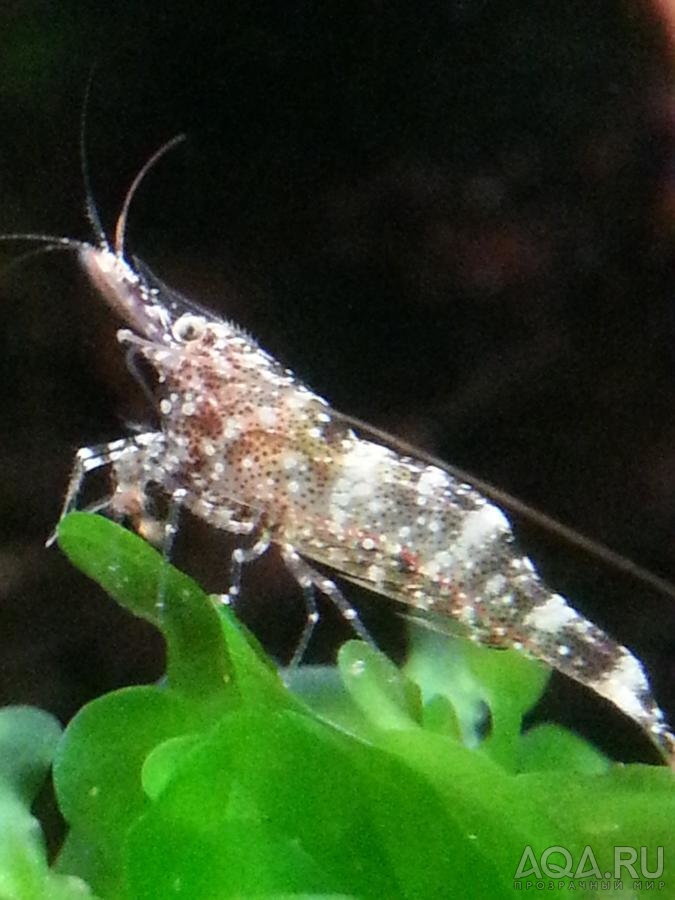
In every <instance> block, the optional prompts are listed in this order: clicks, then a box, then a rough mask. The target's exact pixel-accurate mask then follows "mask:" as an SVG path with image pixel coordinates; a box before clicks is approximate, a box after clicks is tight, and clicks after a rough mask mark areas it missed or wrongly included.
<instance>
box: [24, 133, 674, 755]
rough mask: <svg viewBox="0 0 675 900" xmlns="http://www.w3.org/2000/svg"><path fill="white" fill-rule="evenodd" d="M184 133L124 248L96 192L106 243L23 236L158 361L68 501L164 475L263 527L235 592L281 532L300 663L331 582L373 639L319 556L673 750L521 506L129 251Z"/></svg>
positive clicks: (246, 528)
mask: <svg viewBox="0 0 675 900" xmlns="http://www.w3.org/2000/svg"><path fill="white" fill-rule="evenodd" d="M174 143H175V141H173V142H170V143H169V144H167V145H166V146H165V147H164V148H162V149H161V150H160V151H159V152H158V153H157V154H155V156H154V157H152V159H151V160H149V162H148V163H147V164H146V165H145V166H144V167H143V169H142V170H141V172H140V173H139V175H138V176H137V178H136V179H135V181H134V183H133V184H132V187H131V189H130V191H129V193H128V195H127V198H126V201H125V204H124V207H123V210H122V214H121V215H120V218H119V220H118V225H117V232H116V241H115V245H114V247H110V246H109V244H108V242H107V239H106V237H105V234H104V233H103V230H102V228H101V227H100V223H99V220H98V216H97V214H96V213H95V209H94V208H93V204H92V203H91V201H89V213H90V219H91V220H92V222H93V224H94V226H95V229H96V230H97V232H98V234H99V239H100V240H99V244H98V245H93V244H88V243H85V242H79V241H73V240H70V239H66V238H51V237H48V236H45V235H37V236H36V235H28V236H23V237H28V238H30V239H38V240H42V241H43V242H49V243H50V244H51V245H52V246H57V247H59V246H64V247H65V248H66V249H72V250H75V252H76V253H77V255H78V258H79V261H80V263H81V265H82V267H83V269H84V271H85V272H86V273H87V275H88V276H89V278H90V280H91V282H92V283H93V285H94V287H95V288H96V289H97V290H98V292H99V293H100V294H101V295H102V296H103V297H104V298H105V300H106V301H107V302H108V303H109V304H110V306H111V307H112V308H113V309H114V310H115V311H116V312H117V314H118V315H119V316H120V317H121V318H122V319H123V320H124V321H125V323H126V325H127V327H126V328H124V329H121V330H120V331H119V332H118V339H119V341H120V342H121V343H122V344H123V345H124V346H126V347H127V348H128V349H131V350H132V351H133V353H134V354H136V355H139V356H140V357H142V358H143V359H145V360H146V362H147V363H148V364H149V365H150V367H152V369H153V370H154V372H155V373H156V377H157V382H158V394H159V396H158V402H157V405H158V415H159V428H158V429H157V430H154V431H149V432H146V433H143V434H136V435H134V436H131V437H129V438H126V439H122V440H118V441H113V442H111V443H108V444H105V445H101V446H97V447H85V448H82V449H80V450H79V451H78V453H77V455H76V459H75V465H74V469H73V474H72V477H71V480H70V484H69V487H68V491H67V495H66V500H65V504H64V509H63V514H65V513H67V512H69V511H70V510H72V509H74V508H76V507H77V503H78V498H79V494H80V488H81V486H82V482H83V480H84V478H85V477H86V475H87V474H88V473H89V472H91V471H92V470H94V469H97V468H100V467H103V466H110V468H111V473H112V485H113V487H112V492H111V495H110V496H109V497H107V498H105V500H104V501H103V503H101V504H99V508H100V507H108V508H109V509H110V510H111V512H112V513H113V514H119V515H126V516H130V517H131V518H132V519H133V520H135V521H136V522H141V523H142V522H147V521H150V520H151V518H152V517H151V514H150V512H149V501H148V497H149V495H150V490H149V489H150V487H151V486H152V485H156V486H159V487H160V489H162V490H163V491H164V492H166V494H167V495H168V497H169V498H170V499H171V500H172V501H173V504H174V506H175V507H179V506H182V507H186V508H187V509H189V510H190V511H191V512H192V513H193V514H194V515H196V516H198V517H199V518H201V519H203V520H205V521H206V522H208V523H209V524H210V525H212V526H214V527H215V528H218V529H222V530H224V531H227V532H230V533H236V534H241V535H248V536H249V538H250V540H249V541H248V546H247V548H246V549H243V548H242V549H237V550H235V551H234V555H233V584H232V587H231V590H230V594H231V596H235V595H236V593H237V591H238V586H239V577H240V573H241V567H242V566H243V564H244V563H246V562H247V561H249V560H251V559H253V558H255V557H256V556H259V555H260V554H262V553H263V552H264V551H265V550H266V549H267V547H268V546H269V545H270V544H271V543H274V544H275V545H277V546H278V547H279V549H280V551H281V555H282V557H283V559H284V561H285V562H286V565H287V566H288V568H289V569H290V571H291V572H292V573H293V574H294V575H295V577H296V578H297V580H298V582H299V584H300V585H301V587H302V588H303V592H304V595H305V599H306V603H307V606H308V618H307V624H306V626H305V629H304V631H303V634H302V637H301V639H300V641H299V644H298V648H297V651H296V654H295V659H297V660H299V659H300V658H301V657H302V655H303V653H304V651H305V649H306V647H307V643H308V641H309V638H310V635H311V631H312V627H313V625H314V624H315V622H316V620H317V612H316V607H315V603H314V589H315V588H316V589H318V590H319V591H321V592H323V593H324V594H326V595H327V596H328V597H329V598H330V599H331V600H332V601H333V602H334V603H335V604H336V605H337V607H338V609H339V610H340V611H341V612H342V614H343V615H344V616H345V618H347V619H348V620H349V621H350V622H351V623H352V625H353V627H354V629H355V630H356V632H357V633H358V634H359V635H360V636H361V637H364V638H366V639H367V638H368V635H367V633H366V631H365V629H364V628H363V626H362V625H361V623H360V620H359V618H358V616H357V615H356V613H355V611H354V610H353V609H352V607H351V606H350V605H349V603H348V601H347V600H346V598H345V597H344V596H343V594H342V593H341V591H340V590H339V588H338V587H337V586H336V584H335V583H334V582H333V581H332V580H331V579H329V578H327V577H326V576H325V575H323V574H321V573H320V572H318V571H317V570H315V569H314V567H313V565H312V564H313V563H319V564H320V565H325V566H327V567H329V568H331V569H333V570H334V571H335V572H337V573H338V574H339V575H340V576H341V577H344V578H346V579H348V580H351V581H354V582H356V583H358V584H361V585H364V586H366V587H368V588H370V589H371V590H373V591H375V592H377V593H379V594H382V595H385V596H388V597H391V598H393V599H395V600H397V601H399V602H401V603H403V604H405V605H406V606H407V607H408V608H409V609H410V610H411V611H412V612H413V613H415V614H420V615H425V616H426V615H430V616H432V617H435V618H439V619H442V620H444V621H448V622H452V623H454V624H455V625H456V626H457V627H458V628H459V629H460V630H463V631H464V632H465V633H466V634H467V635H468V636H469V637H470V638H472V639H474V640H476V641H479V642H481V643H484V644H489V645H493V646H495V647H514V648H517V649H519V650H522V651H523V652H524V653H526V654H528V655H530V656H532V657H535V658H537V659H540V660H543V661H544V662H546V663H548V664H549V665H550V666H552V667H553V668H555V669H557V670H558V671H560V672H562V673H564V674H565V675H568V676H569V677H571V678H573V679H575V680H576V681H578V682H580V683H582V684H584V685H586V686H588V687H590V688H591V689H592V690H594V691H595V692H596V693H597V694H599V695H600V696H602V697H604V698H606V699H608V700H609V701H611V702H612V703H613V704H614V705H615V706H616V707H618V709H620V710H621V711H622V712H623V713H624V714H625V715H627V716H629V717H630V718H631V719H632V720H633V721H635V722H636V723H637V724H638V725H639V726H640V727H641V728H642V729H643V730H644V732H645V733H646V734H647V735H648V736H649V737H650V739H651V740H652V742H653V743H654V744H655V745H656V746H657V747H658V748H659V750H660V751H661V752H662V753H663V755H664V756H665V757H666V758H667V759H668V760H669V761H671V764H672V760H673V758H674V757H675V737H674V736H673V734H672V733H671V731H670V730H669V729H668V727H667V725H666V723H665V720H664V716H663V713H662V712H661V710H660V709H659V707H658V706H657V704H656V701H655V700H654V698H653V695H652V692H651V689H650V686H649V682H648V680H647V677H646V675H645V672H644V670H643V667H642V665H641V664H640V662H639V661H638V660H637V659H636V658H635V656H633V654H632V653H631V652H630V651H629V650H628V649H627V648H626V647H623V646H621V645H619V644H617V643H616V642H615V641H613V640H612V639H611V638H610V637H609V636H608V635H607V634H605V633H604V632H603V631H602V630H601V629H599V628H598V627H596V626H595V625H594V624H592V623H591V622H590V621H588V620H587V619H585V618H584V617H583V616H581V615H580V614H579V613H578V612H576V611H575V610H574V609H573V608H572V607H571V606H570V605H569V604H568V603H567V601H566V600H565V599H564V598H563V597H562V596H560V595H559V594H557V593H554V592H552V591H551V590H550V589H549V588H547V587H546V586H545V585H544V583H543V582H542V580H541V578H540V577H539V575H538V573H537V571H536V569H535V567H534V566H533V564H532V562H531V561H530V559H529V558H528V557H527V556H525V555H524V554H523V552H522V551H521V550H520V549H519V547H518V544H517V542H516V540H515V538H514V535H513V532H512V530H511V527H510V524H509V522H508V520H507V518H506V517H505V515H504V514H503V513H502V511H501V510H500V509H499V508H498V507H497V506H496V505H494V503H492V502H491V501H489V500H488V499H487V498H486V496H485V495H484V494H483V493H482V492H481V491H479V490H477V489H476V488H475V487H474V486H472V485H471V484H469V483H467V482H466V481H465V480H463V479H462V478H459V477H456V476H455V475H453V474H452V473H451V472H450V471H446V470H445V469H444V468H441V467H440V466H437V465H433V464H430V463H429V462H427V461H425V460H423V459H420V458H417V457H416V456H415V455H414V454H410V455H401V454H399V453H397V452H396V451H395V450H393V449H392V448H390V447H388V446H385V445H384V444H383V443H380V442H378V441H376V440H371V439H367V438H366V437H364V436H362V433H361V432H360V431H359V429H355V428H354V427H352V424H350V420H349V419H347V418H346V417H344V416H342V415H340V414H338V413H336V412H334V411H333V410H332V409H331V407H330V406H329V404H328V403H327V402H326V400H324V399H323V398H322V397H320V396H318V395H317V394H315V393H314V392H313V391H311V390H310V389H309V388H308V387H306V386H305V385H304V384H302V382H301V381H300V380H299V379H298V378H297V377H296V376H295V375H294V374H293V372H291V371H290V370H289V369H287V368H284V367H283V366H282V365H280V364H279V363H278V362H277V361H276V360H275V359H274V358H272V357H271V356H270V355H269V354H267V353H266V352H265V351H264V350H262V349H261V348H260V347H259V346H258V344H257V343H256V342H255V341H254V340H253V339H252V338H251V337H250V336H248V335H247V334H246V333H245V332H244V331H242V330H241V329H240V328H239V327H237V326H236V325H234V324H232V323H230V322H227V321H223V320H221V319H219V318H217V317H215V316H213V315H211V314H209V313H208V312H206V311H204V310H202V309H200V308H198V307H196V306H195V305H194V304H193V303H191V302H190V301H188V300H186V299H185V298H184V297H182V296H180V295H179V294H177V293H175V292H174V291H172V290H170V289H169V288H167V287H166V286H164V285H162V284H161V283H160V282H158V281H156V279H154V278H153V277H152V276H151V275H150V273H149V272H147V271H146V270H145V268H144V267H143V266H142V265H141V264H140V263H137V265H136V268H134V267H132V266H131V265H130V264H129V262H128V261H127V260H126V258H125V255H124V247H123V236H124V223H125V217H126V213H127V210H128V206H129V202H130V200H131V197H132V196H133V193H134V191H135V189H136V187H137V186H138V184H139V182H140V180H141V178H142V177H143V175H144V174H145V173H146V172H147V171H148V169H149V168H150V167H151V166H152V165H153V164H154V162H155V161H156V159H158V158H159V156H160V155H161V154H162V153H164V152H165V150H166V149H168V148H169V147H170V146H173V144H174ZM14 237H16V236H14ZM169 537H170V535H169Z"/></svg>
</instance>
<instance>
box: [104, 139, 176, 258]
mask: <svg viewBox="0 0 675 900" xmlns="http://www.w3.org/2000/svg"><path fill="white" fill-rule="evenodd" d="M184 140H185V135H184V134H177V135H176V136H175V137H173V138H171V140H170V141H167V142H166V144H162V146H161V147H160V148H159V150H156V151H155V152H154V153H153V154H152V156H151V157H150V159H149V160H148V161H147V162H146V163H145V165H144V166H143V168H142V169H141V170H140V172H138V174H137V175H136V177H135V178H134V180H133V181H132V182H131V186H130V187H129V190H128V191H127V195H126V197H125V198H124V203H123V204H122V209H121V211H120V214H119V216H118V218H117V224H116V225H115V253H116V254H117V256H124V232H125V229H126V227H127V215H128V213H129V207H130V206H131V201H132V200H133V199H134V196H135V194H136V191H137V190H138V186H139V185H140V183H141V182H142V181H143V179H144V178H145V176H146V175H147V174H148V172H149V171H150V169H152V167H153V166H154V165H155V163H156V162H158V160H160V159H161V158H162V157H163V156H164V154H165V153H168V152H169V150H172V149H173V148H174V147H175V146H176V144H180V143H181V142H182V141H184Z"/></svg>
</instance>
